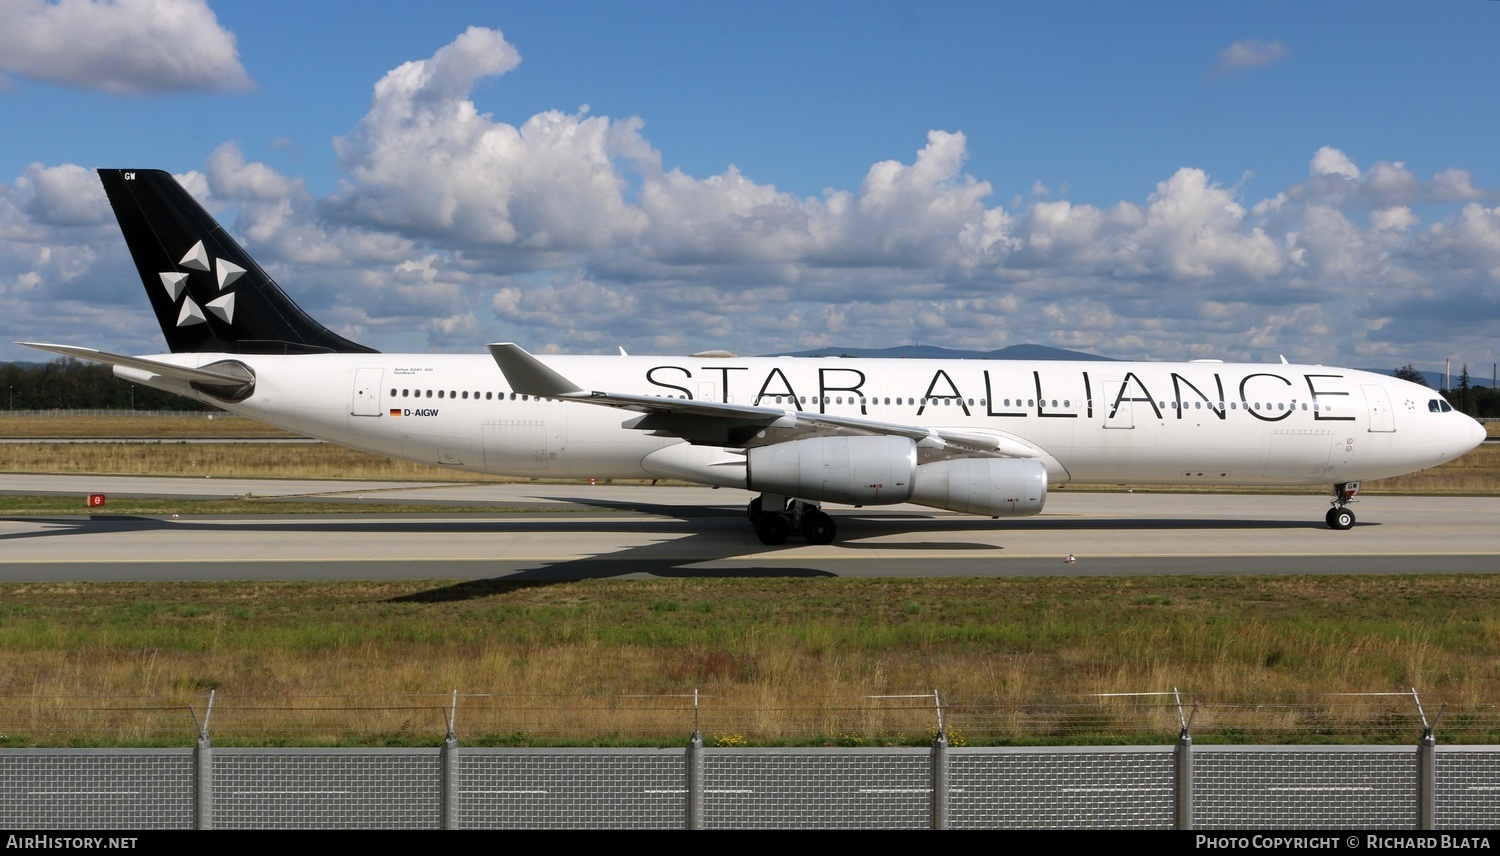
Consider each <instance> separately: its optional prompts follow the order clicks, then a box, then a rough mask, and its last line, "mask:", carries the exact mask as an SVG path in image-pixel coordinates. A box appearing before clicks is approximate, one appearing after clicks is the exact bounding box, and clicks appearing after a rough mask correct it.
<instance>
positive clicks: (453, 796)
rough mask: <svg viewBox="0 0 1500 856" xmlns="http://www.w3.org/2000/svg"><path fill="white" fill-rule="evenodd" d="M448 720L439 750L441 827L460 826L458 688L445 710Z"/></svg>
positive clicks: (453, 827)
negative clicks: (454, 725) (456, 726)
mask: <svg viewBox="0 0 1500 856" xmlns="http://www.w3.org/2000/svg"><path fill="white" fill-rule="evenodd" d="M444 713H445V714H446V716H445V717H444V718H445V719H447V720H448V733H447V735H446V736H444V737H443V748H442V749H441V750H439V752H438V778H439V779H440V788H439V790H440V791H441V793H440V795H439V805H438V812H439V823H438V825H439V827H440V828H442V829H457V828H458V733H457V732H456V731H455V730H454V728H453V721H454V720H455V719H456V718H457V717H458V690H454V691H453V704H452V706H450V707H449V708H448V709H447V710H446V711H444Z"/></svg>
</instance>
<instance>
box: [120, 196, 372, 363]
mask: <svg viewBox="0 0 1500 856" xmlns="http://www.w3.org/2000/svg"><path fill="white" fill-rule="evenodd" d="M99 179H100V180H101V181H103V182H104V192H105V193H106V194H107V195H108V196H109V202H110V205H112V206H113V207H114V210H115V218H116V219H118V220H119V221H120V231H121V232H123V233H124V235H125V244H126V245H127V246H128V247H129V248H130V255H131V257H132V258H134V259H135V266H136V270H137V271H139V272H140V275H141V283H142V284H143V285H145V287H146V294H147V295H148V296H149V297H150V299H151V308H152V309H153V310H155V312H156V319H157V321H158V322H159V323H160V324H161V332H162V335H164V336H165V337H166V339H167V345H168V346H169V347H170V348H171V349H172V351H173V353H179V352H200V353H201V352H214V353H227V354H303V353H328V352H343V353H374V349H372V348H367V347H365V346H363V345H359V344H356V343H354V342H351V341H349V340H348V339H345V338H344V337H342V336H340V335H338V334H337V333H334V332H333V331H332V330H329V329H328V328H327V327H324V326H323V325H322V324H319V323H318V322H317V321H314V320H313V319H312V317H311V316H309V315H308V314H307V313H306V312H303V311H302V309H301V308H299V307H298V306H297V304H295V303H293V302H292V300H291V298H289V297H287V296H286V293H285V292H283V291H282V290H281V287H280V286H278V285H277V284H276V281H275V280H273V279H271V277H270V276H269V275H267V274H266V272H265V271H263V270H261V267H260V265H258V264H256V263H255V260H254V259H251V258H250V256H248V255H246V253H245V251H244V250H243V249H242V248H241V247H240V245H239V244H238V243H236V242H235V240H234V239H233V238H231V237H230V236H229V233H228V232H226V231H224V228H223V227H222V226H220V225H219V224H218V222H217V221H215V220H214V218H213V217H211V216H210V215H209V213H208V212H207V211H205V210H203V206H201V205H199V204H198V201H197V200H196V199H194V198H193V197H192V195H191V194H189V193H188V192H187V191H186V190H185V189H183V187H182V185H180V184H178V183H177V180H176V179H174V178H173V177H172V176H171V175H170V174H169V173H166V172H163V171H161V170H156V169H101V170H99Z"/></svg>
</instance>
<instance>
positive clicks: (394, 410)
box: [391, 407, 401, 416]
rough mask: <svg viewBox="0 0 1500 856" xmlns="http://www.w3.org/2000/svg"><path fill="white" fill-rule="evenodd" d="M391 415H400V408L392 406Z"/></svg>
mask: <svg viewBox="0 0 1500 856" xmlns="http://www.w3.org/2000/svg"><path fill="white" fill-rule="evenodd" d="M391 415H392V416H400V415H401V408H399V407H392V408H391Z"/></svg>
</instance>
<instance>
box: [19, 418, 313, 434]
mask: <svg viewBox="0 0 1500 856" xmlns="http://www.w3.org/2000/svg"><path fill="white" fill-rule="evenodd" d="M297 436H300V435H298V434H293V433H292V432H290V431H283V430H281V429H280V428H276V427H274V426H271V425H267V424H265V423H264V422H257V421H255V420H254V419H246V418H244V417H242V416H235V415H233V414H230V413H215V414H203V415H200V414H191V415H189V414H184V415H182V416H145V415H140V416H131V415H128V414H121V415H119V416H73V415H57V416H5V415H3V414H0V437H6V438H11V437H14V438H22V437H133V438H134V437H149V438H166V437H171V438H178V437H297Z"/></svg>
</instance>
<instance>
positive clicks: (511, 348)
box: [489, 342, 586, 398]
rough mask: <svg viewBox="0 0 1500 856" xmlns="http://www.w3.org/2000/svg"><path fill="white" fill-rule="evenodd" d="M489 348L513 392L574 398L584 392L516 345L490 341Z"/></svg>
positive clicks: (546, 396)
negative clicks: (492, 343) (491, 343)
mask: <svg viewBox="0 0 1500 856" xmlns="http://www.w3.org/2000/svg"><path fill="white" fill-rule="evenodd" d="M489 349H490V356H492V357H494V358H495V365H498V366H499V367H500V371H502V372H504V373H505V379H506V380H507V381H509V382H510V385H511V386H512V387H514V388H515V391H516V392H519V393H524V394H526V395H539V396H541V397H543V398H576V397H578V396H580V395H586V393H585V392H584V391H583V389H582V388H581V387H579V386H578V384H576V383H573V382H572V381H570V380H568V379H567V378H565V377H563V376H562V375H560V374H558V373H557V372H555V371H553V370H552V369H550V368H548V367H547V366H546V364H545V363H543V362H542V361H541V360H539V359H537V358H536V357H533V356H532V355H531V354H529V353H527V352H526V349H525V348H522V347H521V346H520V345H517V344H514V343H511V342H502V343H499V344H494V345H490V346H489Z"/></svg>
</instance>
